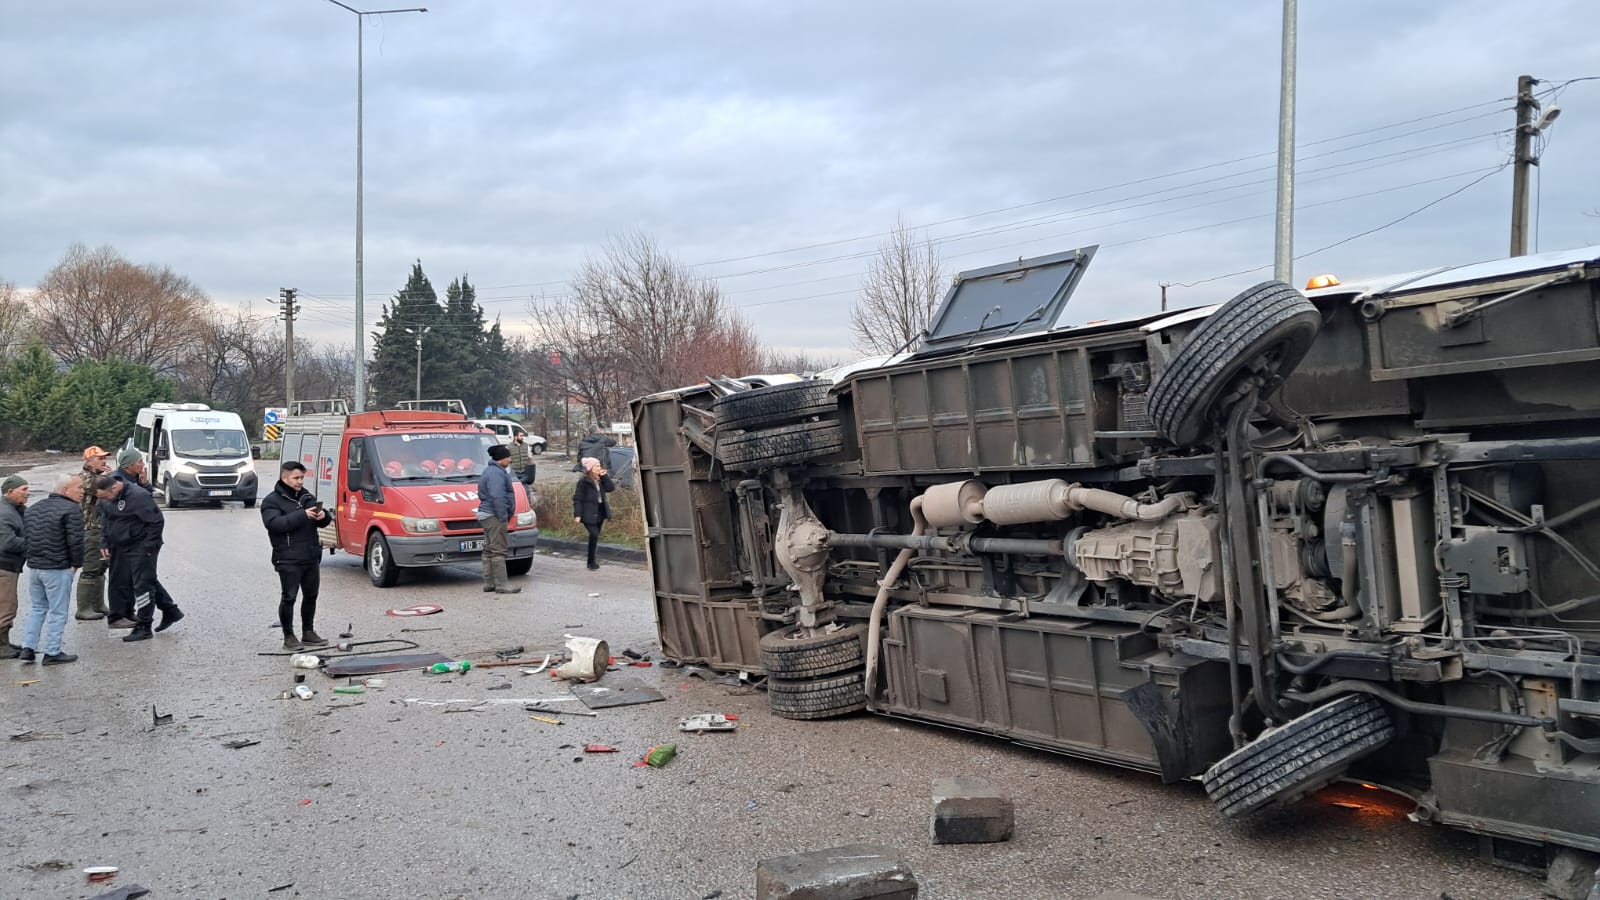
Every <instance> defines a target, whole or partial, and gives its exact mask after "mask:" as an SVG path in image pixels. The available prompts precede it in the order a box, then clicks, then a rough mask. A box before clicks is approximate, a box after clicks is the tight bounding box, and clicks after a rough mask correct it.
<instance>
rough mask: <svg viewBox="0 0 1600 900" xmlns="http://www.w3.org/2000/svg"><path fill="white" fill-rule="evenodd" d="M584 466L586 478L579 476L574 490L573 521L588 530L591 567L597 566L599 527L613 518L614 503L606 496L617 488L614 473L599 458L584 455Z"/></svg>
mask: <svg viewBox="0 0 1600 900" xmlns="http://www.w3.org/2000/svg"><path fill="white" fill-rule="evenodd" d="M578 463H579V465H581V466H583V477H582V478H579V479H578V487H577V490H575V491H573V492H572V521H574V522H577V523H578V524H580V525H582V526H583V527H584V528H587V529H588V530H589V568H591V569H598V568H600V564H599V563H597V562H595V561H594V548H595V545H597V544H599V543H600V527H601V526H602V525H604V524H605V522H606V520H607V519H609V518H611V504H609V503H607V502H606V495H607V494H609V493H611V492H612V491H614V490H616V489H617V485H616V483H615V482H613V481H612V480H611V476H610V475H608V474H606V470H605V469H604V468H603V467H602V466H601V465H600V460H598V459H595V458H594V457H592V456H585V457H583V458H582V459H581V460H579V461H578Z"/></svg>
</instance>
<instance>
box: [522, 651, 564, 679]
mask: <svg viewBox="0 0 1600 900" xmlns="http://www.w3.org/2000/svg"><path fill="white" fill-rule="evenodd" d="M553 656H555V654H553V653H546V654H545V655H544V662H541V663H539V665H538V666H536V667H534V668H531V669H530V668H527V667H523V668H521V669H518V670H517V671H519V672H521V673H522V674H524V675H537V674H539V673H540V672H543V671H544V670H545V669H548V668H550V659H551V658H552V657H553Z"/></svg>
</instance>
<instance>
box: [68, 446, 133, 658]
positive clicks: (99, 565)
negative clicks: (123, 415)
mask: <svg viewBox="0 0 1600 900" xmlns="http://www.w3.org/2000/svg"><path fill="white" fill-rule="evenodd" d="M110 466H111V454H109V453H107V452H106V451H104V450H101V449H100V448H99V447H86V448H84V451H83V469H82V470H81V471H80V472H79V473H78V484H79V496H80V497H82V504H81V506H80V508H81V509H82V511H83V546H85V547H87V548H89V549H88V552H87V553H86V554H84V557H83V570H82V571H80V572H79V573H78V611H77V613H76V614H75V616H76V618H77V619H78V621H80V622H92V621H94V620H95V619H104V618H105V617H106V612H107V610H106V561H105V560H104V559H101V558H100V513H99V511H97V510H96V509H95V507H94V504H95V496H94V482H95V479H97V478H99V477H100V476H101V475H104V474H105V472H106V469H108V468H110ZM124 621H126V620H124ZM127 627H129V628H132V627H133V623H132V622H128V623H127Z"/></svg>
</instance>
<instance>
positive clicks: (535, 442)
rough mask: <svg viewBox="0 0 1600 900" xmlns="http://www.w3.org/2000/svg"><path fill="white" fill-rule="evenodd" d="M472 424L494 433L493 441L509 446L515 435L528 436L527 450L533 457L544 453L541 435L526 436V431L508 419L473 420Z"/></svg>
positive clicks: (543, 441) (543, 442)
mask: <svg viewBox="0 0 1600 900" xmlns="http://www.w3.org/2000/svg"><path fill="white" fill-rule="evenodd" d="M472 424H474V425H476V426H478V427H479V428H487V429H489V430H490V431H492V432H494V439H495V440H497V441H499V442H500V443H502V444H509V443H511V442H512V441H513V440H515V439H516V437H517V433H518V432H521V433H523V434H527V435H528V441H527V443H528V450H529V451H530V452H532V453H533V455H534V456H538V455H539V454H541V453H543V452H544V447H545V440H544V436H543V435H538V434H528V430H527V429H525V428H523V427H522V426H521V425H519V424H517V423H516V422H513V421H511V420H510V419H473V420H472Z"/></svg>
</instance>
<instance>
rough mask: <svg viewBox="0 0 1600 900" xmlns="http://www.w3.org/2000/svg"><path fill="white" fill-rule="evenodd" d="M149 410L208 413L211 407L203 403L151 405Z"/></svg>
mask: <svg viewBox="0 0 1600 900" xmlns="http://www.w3.org/2000/svg"><path fill="white" fill-rule="evenodd" d="M150 408H151V409H176V410H181V411H183V412H208V411H210V409H211V407H209V406H207V405H205V404H204V403H152V404H150Z"/></svg>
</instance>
